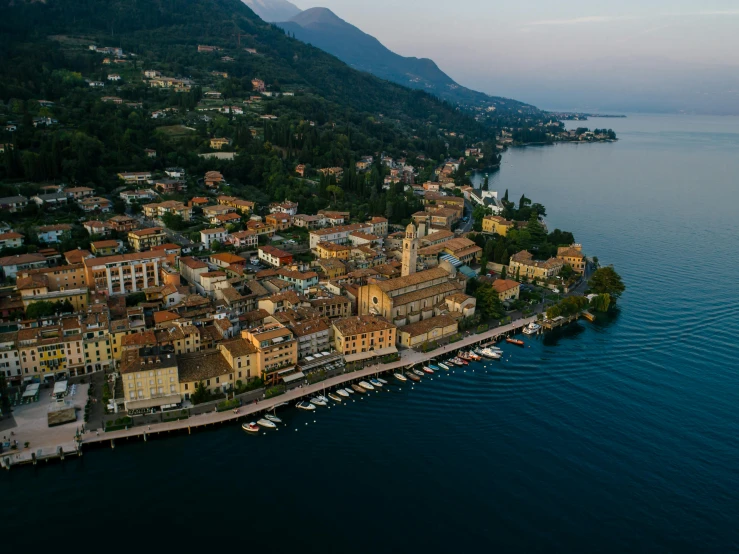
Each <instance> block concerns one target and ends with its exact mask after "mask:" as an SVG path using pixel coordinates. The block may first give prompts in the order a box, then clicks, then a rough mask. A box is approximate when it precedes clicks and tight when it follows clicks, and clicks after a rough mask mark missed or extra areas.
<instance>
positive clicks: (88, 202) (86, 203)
mask: <svg viewBox="0 0 739 554" xmlns="http://www.w3.org/2000/svg"><path fill="white" fill-rule="evenodd" d="M77 204H79V207H80V208H82V211H83V212H102V213H106V212H109V211H110V209H111V206H112V205H113V204H112V203H111V202H110V200H108V199H107V198H101V197H99V196H90V197H87V198H82V199H80V200H78V201H77Z"/></svg>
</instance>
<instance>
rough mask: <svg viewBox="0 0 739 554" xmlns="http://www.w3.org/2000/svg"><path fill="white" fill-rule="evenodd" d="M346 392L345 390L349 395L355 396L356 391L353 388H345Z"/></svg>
mask: <svg viewBox="0 0 739 554" xmlns="http://www.w3.org/2000/svg"><path fill="white" fill-rule="evenodd" d="M344 390H345V391H346V392H348V393H349V394H354V389H352V388H349V387H347V388H345V389H344Z"/></svg>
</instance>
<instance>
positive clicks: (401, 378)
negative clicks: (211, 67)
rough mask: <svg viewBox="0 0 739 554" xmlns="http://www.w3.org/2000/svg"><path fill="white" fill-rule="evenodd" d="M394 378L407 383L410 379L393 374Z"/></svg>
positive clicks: (399, 374) (400, 374)
mask: <svg viewBox="0 0 739 554" xmlns="http://www.w3.org/2000/svg"><path fill="white" fill-rule="evenodd" d="M393 377H395V378H396V379H397V380H398V381H407V380H408V378H407V377H406V376H405V375H403V374H402V373H393Z"/></svg>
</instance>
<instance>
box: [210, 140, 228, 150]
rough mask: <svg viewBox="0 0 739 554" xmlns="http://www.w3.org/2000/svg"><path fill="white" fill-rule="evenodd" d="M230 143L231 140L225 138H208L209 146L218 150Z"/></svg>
mask: <svg viewBox="0 0 739 554" xmlns="http://www.w3.org/2000/svg"><path fill="white" fill-rule="evenodd" d="M229 144H231V141H230V140H229V139H227V138H212V139H210V147H211V148H212V149H214V150H220V149H221V148H223V147H224V146H228V145H229Z"/></svg>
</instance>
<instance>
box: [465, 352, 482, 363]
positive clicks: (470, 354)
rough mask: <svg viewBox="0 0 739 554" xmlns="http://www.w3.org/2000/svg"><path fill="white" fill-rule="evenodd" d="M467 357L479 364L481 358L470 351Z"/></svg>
mask: <svg viewBox="0 0 739 554" xmlns="http://www.w3.org/2000/svg"><path fill="white" fill-rule="evenodd" d="M467 356H469V357H470V359H471V360H472V361H473V362H479V361H480V360H482V356H480V355H479V354H477V353H475V352H473V351H472V350H470V351H469V352H467Z"/></svg>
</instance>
